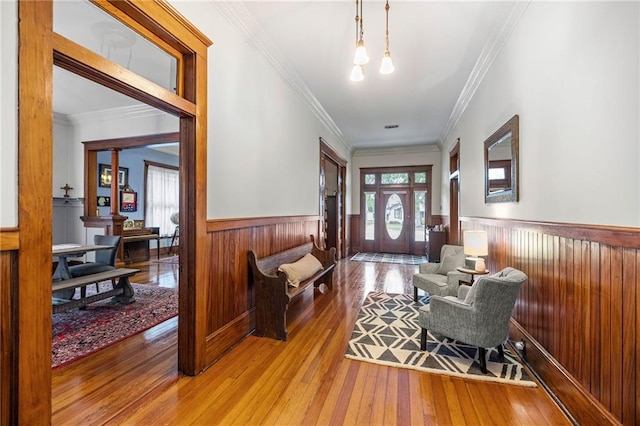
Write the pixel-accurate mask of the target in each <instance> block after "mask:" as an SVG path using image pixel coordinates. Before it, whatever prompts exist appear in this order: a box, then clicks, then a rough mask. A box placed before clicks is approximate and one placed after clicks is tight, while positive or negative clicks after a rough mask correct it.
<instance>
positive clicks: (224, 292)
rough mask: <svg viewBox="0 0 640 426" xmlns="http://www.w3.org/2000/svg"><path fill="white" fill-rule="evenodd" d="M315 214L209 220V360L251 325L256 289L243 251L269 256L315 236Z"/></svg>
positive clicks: (233, 342)
mask: <svg viewBox="0 0 640 426" xmlns="http://www.w3.org/2000/svg"><path fill="white" fill-rule="evenodd" d="M319 223H320V218H319V217H318V216H291V217H274V218H250V219H230V220H212V221H209V222H208V236H209V252H210V255H209V259H210V262H209V270H208V274H207V275H208V277H209V293H208V297H207V335H208V337H207V362H208V363H210V362H213V361H214V360H216V359H217V358H219V357H220V356H221V355H222V354H223V353H224V352H226V351H227V350H228V349H229V348H230V347H231V346H233V345H234V344H235V343H237V342H238V341H239V340H240V339H242V338H243V337H244V336H246V335H247V334H249V333H250V332H251V331H252V330H253V329H254V328H255V316H254V310H255V309H254V308H255V295H254V289H253V287H252V286H251V284H250V282H249V264H248V261H247V253H248V252H249V250H253V251H255V252H256V254H257V255H258V257H264V256H268V255H270V254H273V253H277V252H280V251H283V250H286V249H289V248H291V247H295V246H298V245H301V244H304V243H305V242H308V241H309V239H310V235H314V237H317V232H318V226H319Z"/></svg>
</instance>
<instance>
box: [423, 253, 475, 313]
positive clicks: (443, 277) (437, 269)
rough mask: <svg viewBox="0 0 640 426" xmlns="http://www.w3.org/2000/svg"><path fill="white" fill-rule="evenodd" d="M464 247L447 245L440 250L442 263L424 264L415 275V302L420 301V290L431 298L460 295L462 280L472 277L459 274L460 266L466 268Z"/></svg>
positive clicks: (468, 279)
mask: <svg viewBox="0 0 640 426" xmlns="http://www.w3.org/2000/svg"><path fill="white" fill-rule="evenodd" d="M464 257H465V256H464V252H463V248H462V246H454V245H449V244H445V245H443V246H442V249H441V250H440V263H422V264H420V265H419V266H418V272H417V273H416V274H414V275H413V300H414V301H416V302H417V301H418V289H421V290H424V291H426V292H427V293H429V294H430V295H431V296H434V295H435V296H455V295H456V294H458V286H459V285H460V280H463V281H467V282H468V281H470V280H471V277H470V276H469V275H467V274H463V273H462V272H458V271H457V270H456V268H457V267H458V266H464Z"/></svg>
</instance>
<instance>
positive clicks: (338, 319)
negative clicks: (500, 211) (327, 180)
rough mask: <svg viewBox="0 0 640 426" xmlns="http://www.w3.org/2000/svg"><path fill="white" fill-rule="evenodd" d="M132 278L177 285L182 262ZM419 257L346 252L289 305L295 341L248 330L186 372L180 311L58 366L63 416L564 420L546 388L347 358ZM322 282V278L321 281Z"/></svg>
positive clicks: (56, 397) (219, 420) (368, 421)
mask: <svg viewBox="0 0 640 426" xmlns="http://www.w3.org/2000/svg"><path fill="white" fill-rule="evenodd" d="M135 267H136V268H139V269H142V270H143V272H142V273H141V274H139V275H137V276H136V278H135V279H134V281H135V282H138V283H147V284H149V285H160V286H167V287H171V286H175V285H177V271H178V269H177V265H172V264H155V263H143V264H136V265H135ZM416 270H417V267H416V266H410V265H395V264H384V263H361V262H350V261H349V260H341V261H339V262H338V265H337V268H336V270H335V274H334V288H333V290H332V291H328V290H327V291H324V292H318V291H316V292H315V293H314V291H313V290H312V289H309V290H308V291H307V292H306V293H305V294H304V295H303V296H302V297H300V298H299V300H298V301H297V302H296V303H294V305H293V306H292V307H290V309H289V312H288V323H289V341H287V342H281V341H276V340H272V339H267V338H258V337H255V336H249V337H247V338H246V339H245V340H243V341H242V342H241V343H240V344H239V345H237V346H236V347H234V348H233V349H232V350H231V351H229V352H228V353H227V354H226V355H225V356H224V357H223V358H222V359H220V360H219V361H218V362H217V363H216V364H214V365H213V366H211V367H210V368H209V369H208V370H207V371H205V372H204V373H203V374H201V375H199V376H197V377H187V376H183V375H181V374H179V373H178V372H177V368H176V365H177V350H176V345H177V319H175V318H174V319H172V320H169V321H167V322H165V323H163V324H160V325H158V326H156V327H154V328H152V329H150V330H148V331H146V332H144V333H140V334H138V335H136V336H133V337H131V338H129V339H127V340H125V341H123V342H120V343H118V344H115V345H112V346H110V347H108V348H107V349H105V350H103V351H100V352H98V353H96V354H94V355H92V356H89V357H87V358H85V359H82V360H80V361H77V362H75V363H73V364H71V365H69V366H66V367H63V368H61V369H57V370H54V371H53V413H52V424H54V425H80V424H87V425H88V424H91V425H100V424H127V425H129V424H130V425H151V424H153V425H161V424H168V425H191V424H198V425H216V424H222V425H226V424H243V425H249V424H252V425H253V424H266V425H276V424H278V425H280V424H282V425H284V424H289V425H312V424H318V425H329V424H331V425H339V424H345V425H394V424H398V425H417V424H437V425H485V424H487V425H488V424H491V425H496V424H498V425H518V424H522V425H565V424H567V425H568V424H570V422H569V421H568V420H567V419H566V417H565V416H564V415H563V414H562V412H561V411H560V410H559V409H558V408H557V407H556V405H555V404H554V403H553V401H552V400H551V398H549V397H548V395H547V394H546V393H545V392H544V391H543V389H542V388H541V387H537V388H535V389H532V388H523V387H518V386H510V385H503V384H495V383H489V382H479V381H472V380H464V379H460V378H455V377H448V376H443V375H433V374H426V373H421V372H417V371H413V370H405V369H396V368H392V367H384V366H378V365H374V364H369V363H364V362H358V361H353V360H348V359H346V358H345V357H344V352H345V348H346V344H347V341H348V340H349V337H350V335H351V331H352V327H353V324H354V322H355V320H356V316H357V313H358V311H359V309H360V306H361V303H362V301H363V300H364V298H365V296H366V294H367V293H368V292H370V291H386V292H389V293H407V294H411V292H412V291H413V290H412V286H411V276H412V274H413V273H414V272H415V271H416ZM323 287H324V286H323Z"/></svg>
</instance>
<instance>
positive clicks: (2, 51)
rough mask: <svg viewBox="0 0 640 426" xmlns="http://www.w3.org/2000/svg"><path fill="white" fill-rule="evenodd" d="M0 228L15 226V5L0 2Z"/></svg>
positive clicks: (16, 193)
mask: <svg viewBox="0 0 640 426" xmlns="http://www.w3.org/2000/svg"><path fill="white" fill-rule="evenodd" d="M0 27H1V28H2V37H1V38H0V147H1V149H2V160H1V161H0V228H3V227H15V226H17V225H18V163H17V158H18V154H17V152H18V111H17V108H16V105H18V8H17V3H16V1H15V0H3V1H0Z"/></svg>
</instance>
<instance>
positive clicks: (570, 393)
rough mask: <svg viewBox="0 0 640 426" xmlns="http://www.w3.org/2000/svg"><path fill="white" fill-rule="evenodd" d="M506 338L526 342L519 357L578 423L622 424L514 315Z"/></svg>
mask: <svg viewBox="0 0 640 426" xmlns="http://www.w3.org/2000/svg"><path fill="white" fill-rule="evenodd" d="M509 338H510V339H511V340H513V341H516V342H517V341H520V340H522V341H524V342H525V344H526V349H525V351H524V352H521V353H520V356H522V357H523V358H524V359H525V360H526V361H527V363H528V364H529V366H530V368H532V369H533V370H534V371H535V374H536V375H537V376H538V377H539V378H540V380H542V381H543V382H544V386H545V388H546V389H547V391H548V392H550V393H551V397H552V398H553V399H554V400H556V401H559V402H560V404H561V405H562V406H564V407H563V408H564V409H566V411H567V412H568V414H569V415H570V417H573V419H574V420H575V421H576V423H577V424H585V425H587V424H590V425H595V424H597V425H620V424H621V423H620V421H619V420H618V419H617V418H616V417H615V416H614V415H613V414H611V413H610V412H609V411H608V410H607V409H606V408H605V407H604V406H603V405H602V404H601V403H600V402H599V401H598V400H597V399H596V398H595V397H594V396H593V395H591V394H590V393H589V391H588V390H587V389H585V388H584V386H582V385H581V384H580V383H579V382H578V381H577V380H576V379H575V378H574V377H573V376H572V375H571V374H569V372H567V370H566V369H565V368H564V367H563V366H562V365H561V364H560V363H558V361H556V360H555V358H553V357H552V356H551V354H550V353H549V352H547V351H546V349H544V347H542V345H540V343H539V342H538V341H536V340H535V339H534V338H533V337H531V335H530V334H529V333H528V332H527V331H526V330H525V329H524V328H522V326H521V325H520V324H519V323H518V322H516V321H515V320H514V319H513V318H512V319H511V323H510V325H509Z"/></svg>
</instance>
